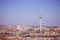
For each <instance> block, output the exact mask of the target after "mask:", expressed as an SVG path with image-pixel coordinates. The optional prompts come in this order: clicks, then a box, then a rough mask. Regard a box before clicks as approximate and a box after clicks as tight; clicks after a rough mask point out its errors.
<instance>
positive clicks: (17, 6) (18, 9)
mask: <svg viewBox="0 0 60 40" xmlns="http://www.w3.org/2000/svg"><path fill="white" fill-rule="evenodd" d="M40 14H41V15H42V17H43V18H42V25H57V26H60V18H59V17H60V0H0V25H33V23H36V24H37V25H39V24H40V23H39V22H40V21H39V16H40Z"/></svg>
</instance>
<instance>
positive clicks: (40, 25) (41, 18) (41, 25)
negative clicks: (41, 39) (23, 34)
mask: <svg viewBox="0 0 60 40" xmlns="http://www.w3.org/2000/svg"><path fill="white" fill-rule="evenodd" d="M39 18H40V31H41V30H42V16H41V15H40V17H39Z"/></svg>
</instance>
